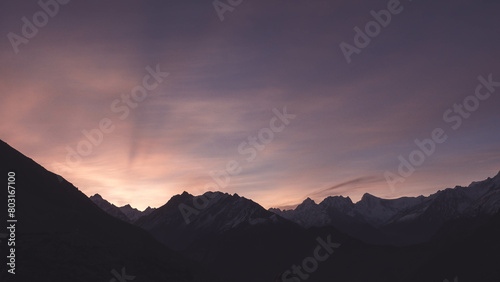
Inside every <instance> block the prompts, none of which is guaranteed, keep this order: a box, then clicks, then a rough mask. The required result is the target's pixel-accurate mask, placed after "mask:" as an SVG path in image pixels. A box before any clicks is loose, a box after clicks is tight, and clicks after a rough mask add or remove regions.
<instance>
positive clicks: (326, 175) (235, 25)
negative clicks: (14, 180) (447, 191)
mask: <svg viewBox="0 0 500 282" xmlns="http://www.w3.org/2000/svg"><path fill="white" fill-rule="evenodd" d="M45 1H46V0H45ZM212 2H213V1H212V0H200V1H160V0H157V1H130V0H126V1H104V2H103V1H76V0H72V1H70V2H69V3H67V4H65V5H60V6H59V11H58V12H57V13H56V14H55V15H54V16H53V17H50V18H49V19H48V23H47V24H46V25H45V26H43V27H41V28H39V30H38V32H37V33H36V34H35V35H34V36H33V37H32V38H30V39H29V40H28V42H27V43H26V44H24V43H23V44H20V45H19V46H18V50H19V52H18V53H17V54H16V53H15V52H14V48H13V47H12V44H11V42H10V40H9V37H8V36H7V35H8V34H9V33H10V32H12V33H15V34H17V35H20V36H21V35H22V27H23V24H24V23H23V21H22V20H21V19H22V18H23V17H26V18H28V19H29V20H30V21H32V20H33V15H34V14H35V13H37V12H38V11H40V10H41V7H40V6H39V5H38V4H37V1H22V3H20V1H3V2H2V3H1V4H0V18H1V25H0V30H1V34H3V39H2V40H1V43H0V44H1V45H0V58H1V62H2V68H1V73H0V74H1V76H0V77H1V78H0V86H1V89H2V92H1V94H0V95H1V98H2V103H0V119H1V121H2V123H1V124H0V138H1V139H2V140H4V141H5V142H7V143H9V144H10V145H11V146H13V147H15V148H16V149H18V150H20V151H21V152H22V153H24V154H26V155H27V156H29V157H31V158H33V159H34V160H35V161H37V162H39V163H40V164H42V165H43V166H45V167H46V168H47V169H49V170H51V171H54V172H58V173H59V174H61V175H62V176H63V177H64V178H66V179H67V180H68V181H70V182H72V183H73V184H75V185H76V186H77V187H78V188H79V189H80V190H82V191H83V192H84V193H85V194H87V195H89V196H90V195H93V194H95V193H99V194H101V195H102V196H103V197H104V198H106V199H108V200H109V201H111V202H113V203H115V204H116V205H124V204H127V203H130V204H131V205H132V206H134V207H137V208H139V209H144V208H146V207H147V206H152V207H158V206H161V205H163V204H164V203H166V202H167V201H168V200H169V199H170V197H172V196H173V195H175V194H179V193H182V192H183V191H188V192H190V193H192V194H201V193H203V192H205V191H207V190H213V189H210V188H207V186H206V185H207V184H211V185H212V186H211V187H212V188H213V187H216V186H215V185H214V184H213V183H214V181H213V179H212V178H211V177H210V172H211V171H220V170H223V169H225V167H226V164H227V163H228V162H230V161H233V160H234V161H237V162H238V163H239V164H240V167H241V172H240V173H239V174H237V175H234V176H231V177H230V182H229V184H228V185H227V186H226V187H223V188H221V189H217V190H221V191H223V192H228V193H238V194H239V195H241V196H245V197H247V198H250V199H252V200H254V201H256V202H258V203H260V204H261V205H263V206H264V207H266V208H269V207H290V206H294V205H296V204H298V203H300V202H301V201H302V200H303V199H305V198H306V197H311V198H312V199H314V200H316V201H321V200H322V199H323V198H325V197H327V196H333V195H344V196H350V197H351V199H352V200H353V201H358V200H359V199H360V198H361V196H362V195H363V194H364V193H371V194H374V195H376V196H379V197H384V198H395V197H401V196H415V195H420V194H424V195H428V194H430V193H434V192H436V191H437V190H439V189H443V188H447V187H453V186H455V185H468V184H469V183H470V182H472V181H475V180H482V179H485V178H487V177H491V176H494V175H496V174H497V173H498V171H499V170H500V146H499V144H500V131H499V130H498V129H499V125H500V111H499V110H498V109H499V105H500V97H499V96H500V88H497V91H496V92H494V93H492V95H491V97H489V98H488V99H486V100H484V101H480V104H479V106H478V109H477V110H475V111H473V112H471V113H470V116H468V118H463V120H462V121H463V122H462V124H461V125H460V126H459V127H458V128H457V129H456V130H454V129H452V127H451V126H452V125H454V124H455V123H450V122H446V121H445V120H444V119H443V114H444V113H445V112H446V111H447V110H448V109H453V106H454V104H461V103H463V101H464V99H465V98H466V97H467V96H469V95H473V94H474V91H475V89H476V86H477V85H478V83H479V81H478V76H480V75H482V76H483V77H487V76H488V75H489V74H492V77H493V80H495V81H500V36H499V35H500V17H498V13H499V11H500V2H498V1H493V0H483V1H472V0H471V1H451V0H445V1H413V2H410V1H401V6H402V7H403V11H402V12H401V13H399V14H397V15H393V16H392V19H391V22H390V24H389V25H388V26H387V27H385V28H382V30H381V32H380V34H379V35H378V36H376V37H374V38H373V39H372V40H371V42H370V44H369V45H368V46H367V47H366V48H363V49H362V50H361V52H360V54H355V55H353V56H352V62H351V63H350V64H348V63H347V62H346V59H345V58H344V55H343V54H342V51H341V50H340V48H339V44H340V43H341V42H346V43H349V44H353V38H354V34H355V32H354V30H353V28H354V27H355V26H359V27H364V25H365V24H366V23H367V22H369V21H371V20H372V19H373V18H372V16H371V15H370V11H371V10H376V11H378V10H380V9H386V7H387V3H388V2H389V1H387V0H386V1H379V0H377V1H347V0H346V1H333V0H331V1H320V0H317V1H316V0H313V1H269V0H265V1H264V0H257V1H247V0H244V1H243V2H242V3H241V4H240V5H238V6H236V7H234V10H233V11H232V12H226V13H225V14H224V20H223V21H220V19H219V17H218V15H217V13H216V11H215V9H214V6H213V3H212ZM223 2H225V1H223ZM157 65H159V66H160V69H161V70H162V71H164V72H168V73H169V76H168V77H166V78H165V79H164V81H163V82H161V83H159V84H158V87H156V88H155V89H153V90H152V91H149V92H148V96H147V98H146V99H145V100H144V101H142V102H139V103H137V106H136V107H135V108H132V107H129V115H128V116H126V117H124V118H121V117H123V116H121V113H117V112H116V111H113V110H112V107H111V105H112V104H113V102H114V101H115V100H116V99H120V97H121V95H122V94H130V92H131V89H133V88H134V87H135V86H137V85H141V84H142V81H143V78H144V76H145V75H147V74H148V72H147V71H146V70H145V68H146V67H147V66H151V67H152V68H155V67H156V66H157ZM122 106H123V104H122ZM285 106H286V108H287V111H288V112H289V113H290V114H294V115H296V117H295V118H294V119H291V120H290V123H289V124H288V125H287V126H286V127H285V128H284V130H283V131H282V132H276V133H275V134H274V138H273V140H272V141H271V142H270V143H268V144H264V145H265V149H262V150H260V151H258V153H257V154H256V157H255V159H253V160H252V161H247V160H246V159H247V158H248V157H249V155H242V154H240V153H239V152H238V146H239V145H240V144H241V143H242V142H244V141H248V137H249V136H256V135H257V134H258V132H259V130H261V129H262V128H265V127H269V122H270V120H271V119H272V118H273V116H274V115H275V114H274V113H273V109H274V108H277V109H279V110H280V111H281V110H282V109H283V108H284V107H285ZM103 118H109V119H110V120H111V121H112V123H113V126H114V130H113V131H112V132H111V133H105V134H104V135H103V140H102V143H101V144H99V145H98V146H94V147H93V148H92V152H91V153H90V154H89V155H88V156H84V157H82V159H81V161H80V162H79V163H78V164H77V165H73V166H72V167H68V166H67V163H66V156H67V150H66V149H67V148H68V146H69V147H70V148H73V149H75V150H76V148H77V145H78V144H79V142H81V141H82V140H86V139H85V136H84V134H83V133H82V131H84V130H87V131H90V130H92V129H95V128H98V126H99V122H100V121H101V120H102V119H103ZM276 124H278V125H279V122H277V123H276ZM435 128H442V129H443V130H444V131H445V133H446V134H447V136H448V139H447V140H446V141H445V142H444V143H442V144H438V145H437V146H436V150H435V152H434V153H433V154H431V155H430V156H428V157H426V159H425V162H424V163H423V164H422V165H420V166H418V167H417V168H416V170H415V172H414V173H413V174H412V175H411V176H409V177H407V178H406V179H405V181H404V182H403V183H398V185H397V186H396V188H395V189H394V190H391V189H390V188H389V185H388V184H387V182H386V180H385V178H384V172H385V171H391V172H393V173H396V172H397V169H398V165H399V162H400V161H399V160H398V156H399V155H402V156H404V157H405V158H408V155H409V154H410V153H411V152H412V151H413V150H415V149H416V148H417V146H416V145H415V143H414V140H415V139H419V140H422V139H425V138H430V137H431V132H432V131H433V130H434V129H435ZM61 165H63V166H66V168H65V169H62V168H64V167H61ZM209 186H210V185H209ZM219 188H220V187H219Z"/></svg>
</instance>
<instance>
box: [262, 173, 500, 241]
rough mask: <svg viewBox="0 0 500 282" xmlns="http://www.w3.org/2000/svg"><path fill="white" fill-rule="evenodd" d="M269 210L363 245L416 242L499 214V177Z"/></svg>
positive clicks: (304, 225) (311, 201)
mask: <svg viewBox="0 0 500 282" xmlns="http://www.w3.org/2000/svg"><path fill="white" fill-rule="evenodd" d="M269 210H270V211H272V212H274V213H276V214H278V215H281V216H283V217H284V218H287V219H289V220H291V221H293V222H295V223H297V224H299V225H301V226H303V227H305V228H310V227H323V226H334V227H336V228H338V229H339V230H341V231H343V232H345V233H347V234H350V235H352V236H354V237H356V238H359V239H361V240H364V241H365V242H378V243H388V242H392V243H395V244H407V243H412V242H421V241H425V240H427V239H428V238H430V236H432V234H434V232H436V231H437V230H438V229H439V228H440V227H441V226H442V225H443V224H444V223H445V222H448V221H451V220H456V219H458V218H473V217H478V216H491V215H494V214H496V213H497V212H499V211H500V173H499V174H498V175H497V176H495V177H494V178H488V179H486V180H484V181H478V182H473V183H471V184H470V185H469V186H468V187H460V186H457V187H455V188H448V189H445V190H443V191H438V192H436V193H434V194H432V195H430V196H427V197H424V196H419V197H402V198H398V199H381V198H378V197H376V196H373V195H370V194H368V193H366V194H364V195H363V197H362V199H361V200H360V201H359V202H357V203H355V204H353V203H352V202H351V200H350V199H349V198H344V197H338V196H336V197H328V198H326V199H324V200H323V201H322V202H321V203H320V204H316V203H315V202H314V201H313V200H311V199H309V198H308V199H306V200H305V201H304V202H303V203H302V204H300V205H299V206H297V208H296V209H294V210H284V211H282V210H280V209H269ZM368 225H369V226H368ZM368 233H370V234H369V235H366V234H368ZM377 236H379V237H377ZM391 238H392V239H391ZM401 238H405V239H401ZM379 239H381V240H379Z"/></svg>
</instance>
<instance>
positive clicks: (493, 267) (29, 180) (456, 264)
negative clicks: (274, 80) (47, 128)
mask: <svg viewBox="0 0 500 282" xmlns="http://www.w3.org/2000/svg"><path fill="white" fill-rule="evenodd" d="M0 153H1V155H2V162H1V164H0V168H1V171H2V174H4V175H6V172H7V171H14V172H15V173H16V179H17V180H16V189H17V190H16V191H17V193H16V199H17V202H16V204H17V206H16V214H17V219H18V223H17V224H18V227H17V230H16V234H17V245H16V248H17V250H16V256H17V260H16V273H17V274H16V276H15V280H13V281H55V282H59V281H119V280H116V279H115V280H113V278H115V277H114V276H113V275H114V274H116V273H118V274H119V273H121V272H122V271H125V273H126V274H127V275H133V276H135V277H134V279H133V280H125V281H134V282H135V281H152V282H155V281H206V282H210V281H224V282H230V281H231V282H232V281H239V282H260V281H282V282H289V281H294V282H297V281H311V282H325V281H352V282H354V281H359V282H365V281H381V282H382V281H384V282H385V281H389V282H392V281H394V282H400V281H410V282H417V281H418V282H429V281H431V282H432V281H436V282H442V281H445V279H448V280H449V281H453V279H454V278H455V277H458V281H461V282H463V281H485V282H489V281H500V271H499V270H498V264H499V262H500V255H499V254H500V241H499V240H498V238H499V236H500V214H499V213H498V209H497V208H496V207H497V205H498V201H497V200H496V199H498V198H497V197H498V189H497V188H498V186H499V177H498V176H497V177H495V178H491V179H487V180H485V181H481V182H477V183H473V184H471V185H470V186H469V187H456V188H454V189H447V190H444V191H440V192H438V193H435V194H434V195H432V196H430V197H417V198H403V199H396V200H384V199H380V198H377V197H375V196H372V195H369V194H366V195H365V196H364V197H363V199H362V201H361V204H360V205H359V206H358V205H357V204H359V202H358V203H357V204H356V206H354V208H353V207H352V205H354V204H353V203H352V201H350V199H348V198H343V197H332V198H327V199H325V200H324V201H323V202H322V203H320V204H319V205H317V204H316V203H314V202H313V201H312V200H310V199H308V200H306V201H305V203H303V205H301V206H299V207H298V208H297V209H296V211H297V214H299V215H301V216H298V217H297V218H300V219H301V220H303V221H301V222H300V224H299V223H296V222H294V221H292V220H288V219H286V218H284V217H282V216H280V215H278V214H276V213H273V212H271V211H268V210H266V209H264V208H263V207H261V206H260V205H259V204H257V203H255V202H253V201H251V200H249V199H246V198H244V197H240V196H238V195H236V194H235V195H229V194H225V193H221V192H207V193H205V194H204V195H201V196H193V195H190V194H189V193H186V192H184V193H183V194H181V195H176V196H174V197H172V199H170V201H168V202H167V203H166V204H165V205H164V206H162V207H160V208H158V209H156V210H154V211H152V212H151V213H150V214H147V215H144V216H142V217H140V218H139V219H138V220H137V221H135V224H137V225H138V226H140V228H139V227H136V226H132V225H130V224H128V223H126V222H123V221H122V220H119V219H117V218H114V217H112V216H110V215H109V214H108V213H106V212H104V211H103V210H101V209H100V208H99V207H98V206H97V205H95V204H94V203H93V202H92V201H91V200H90V199H88V198H87V197H86V196H85V195H84V194H82V193H81V192H80V191H79V190H78V189H77V188H75V187H74V186H73V185H71V184H70V183H69V182H67V181H63V182H59V180H58V178H57V176H56V175H55V174H53V173H50V172H48V171H47V170H45V169H44V168H43V167H41V166H39V165H38V164H36V163H35V162H33V161H32V160H31V159H29V158H27V157H25V156H23V155H22V154H21V153H19V152H17V151H16V150H14V149H12V148H11V147H9V146H8V145H7V144H5V143H3V142H0ZM4 192H5V191H4ZM102 200H104V199H102ZM318 206H322V207H327V208H325V209H318ZM308 210H310V211H311V213H309V212H308ZM299 212H300V213H299ZM122 213H123V212H122ZM302 215H303V216H302ZM318 218H319V219H320V220H323V221H318V222H320V223H325V224H317V225H316V224H311V225H310V226H307V227H306V226H304V222H308V220H317V219H318ZM350 218H354V219H355V221H352V222H355V224H354V223H353V224H352V226H354V227H352V226H350V225H349V221H350V220H351V219H350ZM403 219H412V220H415V221H414V222H415V223H416V225H415V226H420V227H421V228H425V227H426V226H424V225H419V224H423V223H428V224H430V223H435V222H437V223H438V224H435V225H431V227H432V228H433V229H435V231H433V232H431V233H428V234H425V236H426V237H428V239H426V240H425V241H423V242H421V243H417V244H411V245H407V246H389V245H374V244H368V243H365V242H363V241H362V240H359V239H356V238H354V237H352V236H350V235H348V234H346V233H347V232H343V231H341V230H339V229H340V228H336V227H334V226H332V225H331V224H330V223H333V222H335V223H336V222H342V223H343V224H344V225H339V226H340V227H341V228H342V229H345V230H348V228H351V229H352V230H351V231H353V230H354V231H356V228H360V229H362V230H365V231H366V232H367V234H366V236H370V233H369V232H372V231H368V230H376V231H377V232H378V231H379V229H380V228H381V227H384V228H385V227H387V226H390V227H391V228H394V229H396V230H397V229H398V228H401V229H404V227H405V226H404V225H399V224H403V223H405V224H406V223H407V222H411V220H410V221H408V220H403ZM2 220H5V219H2ZM3 222H5V221H3ZM366 226H369V227H370V228H371V229H363V228H364V227H366ZM406 227H407V226H406ZM141 228H142V229H145V230H146V231H147V232H149V233H150V234H151V235H152V236H151V235H149V234H148V233H147V232H146V231H145V230H142V229H141ZM407 228H408V229H410V228H409V227H407ZM412 232H427V231H426V230H423V231H421V230H419V229H413V230H412ZM351 233H352V232H351ZM403 234H404V233H403ZM429 235H431V236H429ZM155 238H156V239H157V240H158V241H160V242H162V243H163V244H161V243H159V242H158V241H157V240H156V239H155ZM2 239H3V238H2V237H0V240H2ZM2 244H3V242H2ZM172 249H174V250H175V251H173V250H172ZM2 250H3V249H2ZM2 252H3V251H2ZM318 255H319V256H318ZM321 257H322V259H321V260H320V258H321ZM4 258H5V256H4V255H2V259H4ZM2 263H4V262H2ZM3 265H5V264H3ZM207 270H209V271H207ZM112 271H115V272H112ZM212 273H215V274H216V275H217V279H215V278H213V277H214V275H213V274H212ZM1 275H2V276H1V278H2V281H9V280H8V279H10V281H12V279H11V278H12V277H11V276H9V275H10V274H7V273H6V272H5V271H3V272H2V274H1Z"/></svg>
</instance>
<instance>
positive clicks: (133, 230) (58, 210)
mask: <svg viewBox="0 0 500 282" xmlns="http://www.w3.org/2000/svg"><path fill="white" fill-rule="evenodd" d="M0 155H1V156H2V161H1V162H0V171H1V172H2V174H4V173H5V175H7V172H8V171H13V172H15V175H16V176H15V178H16V183H15V187H16V198H17V199H18V201H17V202H16V219H17V220H18V222H19V224H18V226H17V229H16V251H15V253H16V274H15V276H12V275H11V274H8V273H7V271H2V273H1V274H0V280H1V281H40V282H49V281H50V282H67V281H110V280H112V279H113V278H114V276H113V274H112V270H115V271H117V272H119V273H123V272H122V271H123V270H124V269H125V271H124V272H125V273H126V274H128V275H132V276H135V278H134V281H137V282H140V281H148V282H164V281H185V282H188V281H191V282H194V281H207V280H210V281H218V280H216V279H214V278H213V275H212V274H210V273H209V272H207V271H205V270H203V268H202V267H201V266H199V265H198V264H196V263H194V262H192V261H190V260H187V259H185V258H183V257H182V256H180V255H179V254H178V253H176V252H174V251H172V250H171V249H168V248H167V247H165V246H164V245H162V244H160V243H159V242H157V241H156V240H154V239H153V237H152V236H151V235H150V234H148V233H147V232H145V231H144V230H141V229H140V228H137V227H136V226H133V225H131V224H128V223H125V222H123V221H120V220H117V219H116V218H114V217H112V216H110V215H108V214H107V213H105V212H104V211H102V210H101V209H100V208H98V207H97V206H96V205H95V204H94V203H93V202H92V201H91V200H90V199H88V198H87V196H85V195H84V194H83V193H82V192H81V191H80V190H78V189H77V188H76V187H75V186H73V185H72V184H71V183H69V182H68V181H66V180H64V179H63V178H59V176H58V175H56V174H54V173H51V172H49V171H47V170H46V169H45V168H43V167H42V166H40V165H39V164H37V163H36V162H34V161H33V160H32V159H30V158H28V157H26V156H24V155H23V154H21V153H20V152H18V151H17V150H15V149H14V148H12V147H10V146H9V145H8V144H6V143H5V142H3V141H1V140H0ZM59 179H62V180H63V181H59ZM5 191H6V189H5V190H2V193H4V192H5ZM2 244H3V242H2ZM2 249H3V248H2ZM2 260H5V257H4V256H2ZM4 265H5V264H4ZM12 278H14V280H12ZM115 280H116V279H115Z"/></svg>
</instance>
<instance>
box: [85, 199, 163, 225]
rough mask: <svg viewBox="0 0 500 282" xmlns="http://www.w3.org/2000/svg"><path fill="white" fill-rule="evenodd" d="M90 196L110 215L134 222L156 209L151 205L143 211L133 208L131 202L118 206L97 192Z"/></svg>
mask: <svg viewBox="0 0 500 282" xmlns="http://www.w3.org/2000/svg"><path fill="white" fill-rule="evenodd" d="M89 198H90V200H92V202H94V204H96V205H97V206H98V207H100V208H101V209H102V210H104V211H105V212H107V213H108V214H109V215H111V216H113V217H116V218H118V219H120V220H123V221H125V222H129V223H134V222H135V221H137V220H138V219H139V218H141V217H142V216H144V215H148V214H150V213H151V212H153V211H154V210H155V209H153V208H151V207H147V208H146V209H145V210H144V211H142V212H141V211H140V210H138V209H136V208H133V207H132V206H130V205H129V204H127V205H124V206H122V207H117V206H115V205H114V204H112V203H110V202H109V201H107V200H105V199H104V198H103V197H102V196H101V195H99V194H95V195H93V196H90V197H89Z"/></svg>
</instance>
